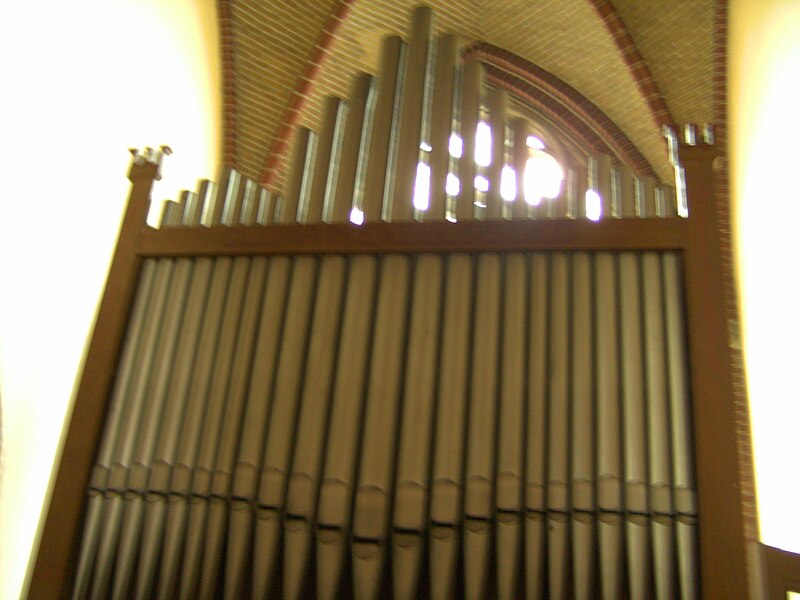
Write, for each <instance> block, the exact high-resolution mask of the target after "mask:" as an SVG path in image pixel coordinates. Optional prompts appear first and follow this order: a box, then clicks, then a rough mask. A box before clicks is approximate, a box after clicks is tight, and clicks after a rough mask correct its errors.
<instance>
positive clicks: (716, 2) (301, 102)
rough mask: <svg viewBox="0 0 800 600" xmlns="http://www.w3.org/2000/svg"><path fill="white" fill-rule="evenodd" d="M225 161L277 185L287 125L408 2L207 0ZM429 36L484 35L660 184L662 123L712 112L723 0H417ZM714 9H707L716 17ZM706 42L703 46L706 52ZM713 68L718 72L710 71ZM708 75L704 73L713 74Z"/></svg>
mask: <svg viewBox="0 0 800 600" xmlns="http://www.w3.org/2000/svg"><path fill="white" fill-rule="evenodd" d="M218 2H219V15H220V30H221V36H222V45H223V57H224V61H223V62H224V73H223V75H224V78H225V115H224V128H225V130H224V138H225V148H224V160H225V163H226V165H229V166H234V167H236V168H237V169H239V170H240V171H241V172H242V173H243V174H245V175H247V176H249V177H252V178H255V179H260V180H261V181H269V182H271V183H272V184H273V185H274V186H275V187H277V188H279V189H280V188H281V187H282V183H283V181H284V177H285V171H286V165H287V162H288V160H287V157H288V149H289V148H290V142H291V136H292V132H293V130H294V127H295V126H296V125H305V126H308V127H310V128H312V129H317V130H318V126H319V121H320V117H321V112H322V106H323V101H324V99H325V97H326V96H328V95H335V96H339V97H342V98H347V97H348V95H349V90H350V87H351V83H352V80H353V76H354V75H355V74H356V73H357V72H358V71H368V72H372V73H376V72H377V70H378V58H379V49H380V42H381V39H382V38H383V37H384V36H385V35H388V34H399V35H401V36H403V37H406V38H407V36H408V23H409V19H410V16H411V13H412V11H413V9H414V7H415V6H416V5H417V4H418V1H417V0H414V1H412V0H281V1H278V0H218ZM427 4H428V5H429V6H431V8H432V9H433V11H434V19H435V20H434V29H435V30H436V32H437V33H454V34H456V35H458V36H459V38H460V39H461V40H463V42H464V44H465V45H468V44H470V43H472V42H479V41H480V42H486V43H487V44H488V45H491V46H492V47H496V48H500V49H502V50H504V51H508V52H509V53H511V54H513V55H516V56H517V57H520V59H523V60H524V61H525V62H527V63H532V64H533V65H535V66H536V67H539V68H541V69H544V70H545V71H547V72H549V73H550V74H552V75H554V76H555V77H557V78H558V79H560V80H561V81H562V82H563V83H565V84H567V86H571V87H572V88H575V89H576V90H578V91H579V92H580V93H581V94H582V95H583V96H584V97H585V98H586V99H587V100H588V101H589V102H590V103H591V104H593V105H594V107H596V109H598V110H599V111H600V112H602V113H604V114H605V116H607V117H608V118H609V119H610V120H611V121H613V123H614V124H615V125H616V126H617V127H618V128H619V129H620V130H621V131H622V132H623V133H624V134H625V136H627V138H628V139H629V140H630V142H631V143H632V144H633V146H635V147H636V148H637V149H638V151H639V152H640V153H641V155H642V156H643V157H644V158H645V159H646V161H647V162H648V163H649V166H650V167H651V168H652V171H654V172H655V173H656V175H657V176H658V177H659V178H660V179H661V180H662V181H669V179H670V177H671V171H670V167H669V162H668V160H667V154H666V149H665V144H664V141H663V138H662V137H661V125H662V124H663V123H689V122H690V123H711V122H714V121H715V119H716V120H717V121H719V120H720V117H719V115H718V114H716V113H718V112H719V110H718V108H719V106H718V105H719V102H717V104H715V93H716V97H717V99H718V97H719V96H720V95H721V94H724V79H723V77H724V76H723V75H721V74H720V73H724V71H723V70H722V69H724V41H725V40H724V38H722V37H721V35H720V32H724V18H723V19H721V18H720V15H723V16H724V11H725V4H724V2H723V0H681V1H680V2H674V1H673V0H646V1H643V0H491V1H489V0H484V1H479V0H460V1H458V2H454V1H452V0H450V1H448V0H430V1H429V2H428V3H427ZM715 15H716V16H715ZM715 49H716V56H715ZM720 65H722V69H721V68H720ZM715 73H716V74H717V77H716V79H715Z"/></svg>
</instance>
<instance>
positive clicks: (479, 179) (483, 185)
mask: <svg viewBox="0 0 800 600" xmlns="http://www.w3.org/2000/svg"><path fill="white" fill-rule="evenodd" d="M475 189H476V190H478V191H479V192H488V191H489V180H488V179H486V177H484V176H483V175H476V176H475Z"/></svg>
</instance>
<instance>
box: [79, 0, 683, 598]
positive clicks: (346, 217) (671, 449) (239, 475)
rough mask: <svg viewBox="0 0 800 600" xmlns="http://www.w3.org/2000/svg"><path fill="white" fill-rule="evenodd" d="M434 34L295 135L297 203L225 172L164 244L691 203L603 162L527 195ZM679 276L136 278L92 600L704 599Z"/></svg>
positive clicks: (92, 509)
mask: <svg viewBox="0 0 800 600" xmlns="http://www.w3.org/2000/svg"><path fill="white" fill-rule="evenodd" d="M430 19H431V15H430V11H429V10H427V9H420V10H418V11H417V12H415V14H414V18H413V26H412V33H411V39H410V42H409V43H408V44H406V43H405V42H402V41H401V40H400V38H394V37H392V38H387V39H386V41H385V44H384V48H383V57H382V62H381V67H380V68H381V71H380V73H381V77H380V78H379V79H376V78H374V77H372V76H369V75H361V76H359V77H358V78H357V79H356V82H355V85H354V93H353V96H352V97H351V101H350V103H347V104H346V103H344V102H343V101H341V100H338V99H331V100H329V101H328V103H327V105H326V112H325V116H324V118H323V125H322V129H321V132H320V134H319V136H317V135H316V134H314V133H313V132H311V131H310V130H308V129H302V128H301V129H300V130H299V131H298V133H297V141H296V147H297V152H296V156H295V160H294V162H293V164H292V166H291V168H290V174H289V178H288V182H287V189H286V192H285V193H284V194H282V195H280V196H279V195H278V194H275V193H273V192H271V191H268V190H266V189H264V188H262V187H260V186H258V185H257V184H255V183H254V182H253V181H251V180H248V179H246V178H244V177H241V176H239V174H238V173H236V172H235V171H232V170H230V171H228V172H227V173H226V175H225V177H224V178H223V179H222V180H221V182H220V184H219V185H216V184H213V183H211V182H202V183H201V185H200V188H199V189H198V191H197V192H196V193H194V192H184V193H183V194H182V196H181V197H180V199H179V202H168V203H166V204H165V208H164V213H163V216H162V222H161V225H160V226H161V227H162V228H165V229H167V228H171V227H202V226H211V227H218V226H247V227H250V226H257V225H272V224H280V223H288V222H295V221H297V222H300V223H316V222H331V223H336V222H347V221H354V222H361V221H362V219H363V220H365V221H375V220H389V221H397V220H411V219H419V220H429V219H438V220H441V219H449V220H462V219H474V218H477V219H517V218H520V219H528V218H532V219H540V218H583V217H589V218H594V217H597V218H620V217H668V216H675V215H678V214H679V213H680V212H681V211H682V210H683V209H685V203H684V206H683V208H682V209H681V207H680V204H681V203H680V201H679V198H678V196H676V194H675V193H674V188H670V187H664V186H659V185H657V184H656V183H655V182H654V181H652V180H648V179H637V178H636V177H635V176H634V175H633V174H632V173H631V171H630V169H628V168H627V167H624V166H622V165H618V164H615V163H613V161H612V160H611V158H610V157H607V156H591V157H589V160H588V165H584V167H585V168H583V169H582V170H580V169H578V168H577V167H576V166H575V165H569V164H568V165H565V168H564V176H565V180H564V182H563V185H562V186H561V187H560V189H559V191H558V194H557V195H556V196H555V198H547V199H544V200H542V201H541V202H539V203H538V204H537V203H536V202H535V201H534V202H533V203H528V202H525V201H524V198H523V196H524V188H525V182H524V181H523V179H524V171H525V169H524V167H525V163H526V161H527V160H528V159H529V158H530V157H531V155H532V154H535V153H532V152H531V147H530V146H529V142H528V138H529V131H528V130H527V124H526V123H525V122H524V121H522V120H513V121H511V123H510V124H507V123H506V103H507V101H506V99H505V97H504V94H503V93H502V92H501V91H497V90H491V91H489V92H488V97H487V99H486V104H485V105H486V107H487V108H488V110H487V111H486V113H487V114H486V115H484V114H483V113H482V110H483V108H482V107H483V106H484V101H483V94H484V92H483V90H484V89H485V88H484V83H483V81H482V69H481V67H480V64H478V63H472V64H468V65H465V66H464V67H463V69H462V68H461V67H458V65H457V62H458V61H457V51H458V48H457V44H456V41H455V39H454V38H452V37H448V36H445V37H442V38H440V39H439V40H438V43H436V44H435V45H434V44H433V42H432V41H431V40H432V37H431V35H430V32H431V22H430ZM434 58H435V60H434ZM434 81H435V84H434ZM431 115H436V118H435V119H433V118H431ZM439 115H445V117H443V118H439ZM398 116H399V118H398ZM484 116H486V119H485V122H486V123H487V124H488V127H489V129H490V131H491V132H492V136H493V137H494V139H493V141H492V143H491V157H490V160H488V161H486V160H479V161H477V162H476V160H475V159H474V158H475V147H476V143H477V142H476V138H477V137H479V136H480V134H479V133H478V132H479V129H480V128H479V125H478V124H479V123H482V122H484ZM454 122H455V123H458V124H459V125H458V129H459V130H460V137H461V144H462V149H461V152H460V156H459V153H458V152H457V151H452V152H451V138H452V136H453V133H454V127H453V123H454ZM398 123H403V124H404V125H403V126H402V127H400V126H398ZM409 124H412V125H413V126H411V125H409ZM498 132H504V136H503V137H504V140H502V141H498V137H497V136H498ZM505 132H508V135H507V136H506V135H505ZM456 133H458V131H457V132H456ZM523 142H524V143H523ZM533 150H536V148H533ZM481 163H483V164H481ZM421 164H422V165H425V167H422V168H420V166H419V165H421ZM507 164H510V165H512V166H513V167H514V177H515V178H516V185H515V193H514V196H513V199H512V198H508V199H507V198H504V197H503V196H504V194H503V193H502V191H501V188H503V186H502V185H501V180H502V178H503V166H504V165H507ZM426 168H427V169H429V170H426ZM420 173H422V175H420ZM448 174H457V177H458V178H459V179H460V181H461V182H471V181H474V179H475V177H476V176H484V177H486V179H487V181H488V190H487V191H485V192H482V191H480V190H476V189H475V186H473V185H465V184H463V183H462V185H461V186H460V189H459V190H458V191H457V193H448V182H447V177H448ZM420 179H423V180H427V183H426V184H425V185H424V186H420V184H419V181H420ZM420 187H424V188H426V189H427V193H423V192H418V191H415V190H418V188H420ZM449 189H450V191H453V188H452V186H450V187H449ZM587 190H594V191H596V192H597V196H598V202H599V208H597V207H596V208H593V207H591V206H588V207H587V204H586V200H585V198H586V197H587V196H586V191H587ZM423 196H424V197H425V201H424V202H423V200H422V198H423ZM537 200H538V199H537ZM587 208H588V210H587ZM679 209H680V210H679ZM587 212H588V214H587ZM593 215H594V216H593ZM681 279H682V278H681V266H680V256H679V254H677V253H675V252H655V251H653V252H641V253H639V252H621V253H613V252H567V251H564V252H551V253H547V252H531V253H522V252H510V253H492V252H486V253H478V254H467V253H453V254H445V255H442V254H416V255H411V254H406V255H404V254H388V255H383V256H377V255H376V256H370V255H363V254H357V253H356V254H352V255H337V256H333V255H325V256H270V257H267V256H254V257H250V256H237V257H224V256H223V257H196V258H184V257H181V258H148V259H145V260H144V266H143V268H142V271H141V275H140V284H139V289H138V294H137V297H136V300H135V303H134V308H133V312H132V315H131V321H130V325H129V331H128V335H127V341H126V343H125V346H124V350H123V353H122V355H121V358H120V363H119V367H118V369H117V378H116V384H115V388H114V391H113V394H112V397H111V398H110V400H109V409H108V413H107V419H106V423H105V433H104V435H103V437H102V440H101V442H100V447H99V451H98V455H97V460H96V465H95V468H94V471H93V475H92V478H91V482H90V486H89V490H88V498H87V509H86V514H85V517H84V531H83V535H82V544H81V548H80V552H79V558H78V564H77V568H76V576H75V581H74V589H73V597H74V598H107V597H111V598H150V597H158V598H214V597H224V598H230V599H234V598H242V597H253V598H266V597H273V596H283V597H286V598H302V597H313V596H316V597H318V598H323V599H333V598H339V597H355V598H380V597H389V596H391V597H395V598H409V599H411V598H418V597H431V598H442V599H445V598H452V597H467V598H483V597H497V598H517V597H528V598H553V599H558V598H566V597H575V598H586V599H589V598H608V599H611V598H613V599H617V598H659V599H665V600H666V599H671V598H695V597H697V594H698V589H697V586H698V581H697V564H696V563H697V548H696V544H697V540H696V537H697V532H696V521H697V514H696V506H695V504H696V501H695V496H694V474H693V465H692V458H691V457H692V450H691V423H690V417H689V415H690V410H689V398H688V385H687V369H686V360H685V354H686V352H685V339H684V323H683V320H684V315H683V308H682V307H683V304H682V289H681Z"/></svg>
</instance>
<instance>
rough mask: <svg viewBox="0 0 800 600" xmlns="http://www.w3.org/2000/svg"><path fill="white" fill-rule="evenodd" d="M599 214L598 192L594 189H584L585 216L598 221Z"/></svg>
mask: <svg viewBox="0 0 800 600" xmlns="http://www.w3.org/2000/svg"><path fill="white" fill-rule="evenodd" d="M601 214H602V203H601V201H600V194H598V193H597V192H595V191H594V190H586V218H587V219H589V220H591V221H599V220H600V215H601Z"/></svg>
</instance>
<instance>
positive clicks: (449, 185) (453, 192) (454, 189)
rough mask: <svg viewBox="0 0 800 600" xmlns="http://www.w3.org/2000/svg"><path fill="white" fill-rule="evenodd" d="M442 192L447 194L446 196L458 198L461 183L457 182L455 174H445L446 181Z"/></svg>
mask: <svg viewBox="0 0 800 600" xmlns="http://www.w3.org/2000/svg"><path fill="white" fill-rule="evenodd" d="M444 191H445V192H447V195H448V196H458V194H459V192H460V191H461V182H460V181H459V179H458V177H456V175H455V173H448V174H447V181H446V183H445V186H444Z"/></svg>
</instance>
